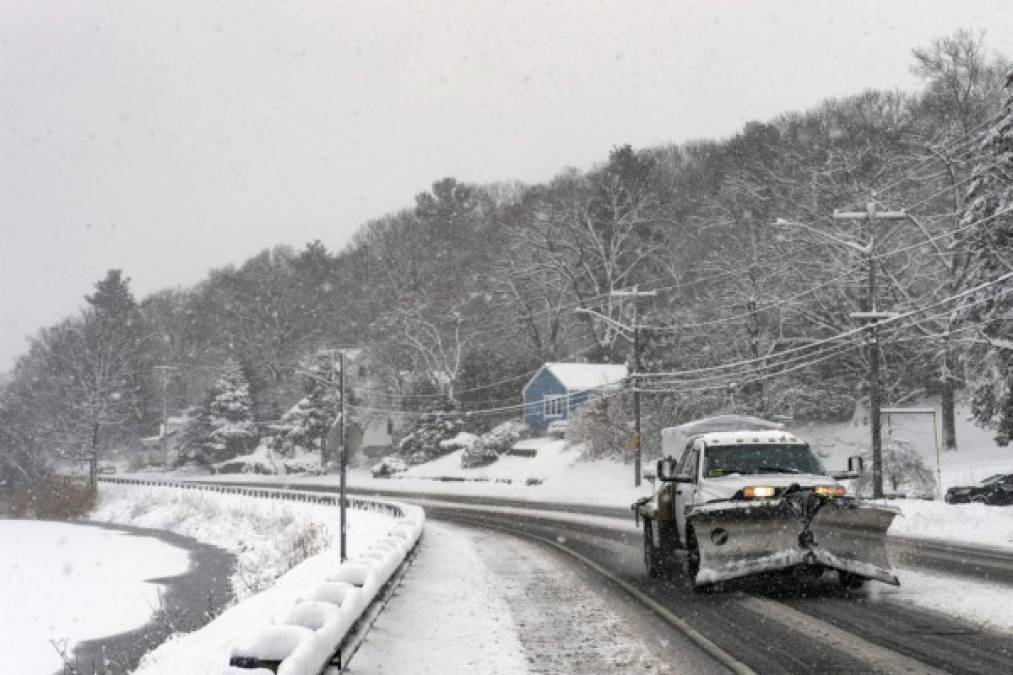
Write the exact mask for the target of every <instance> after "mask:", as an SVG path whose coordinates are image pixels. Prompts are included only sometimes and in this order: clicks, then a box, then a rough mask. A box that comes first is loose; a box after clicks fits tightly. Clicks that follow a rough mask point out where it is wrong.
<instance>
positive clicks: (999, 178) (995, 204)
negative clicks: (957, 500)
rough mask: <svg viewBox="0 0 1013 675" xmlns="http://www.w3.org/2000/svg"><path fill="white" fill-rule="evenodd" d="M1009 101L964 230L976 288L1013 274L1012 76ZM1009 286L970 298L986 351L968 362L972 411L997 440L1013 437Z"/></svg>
mask: <svg viewBox="0 0 1013 675" xmlns="http://www.w3.org/2000/svg"><path fill="white" fill-rule="evenodd" d="M1006 92H1007V93H1006V100H1005V103H1004V105H1003V108H1002V111H1001V112H1000V113H999V115H998V118H997V120H996V122H995V124H994V125H993V126H992V128H991V130H990V131H989V132H988V134H987V135H986V136H985V139H984V140H983V141H982V143H981V154H980V157H979V158H978V162H977V165H976V167H975V170H974V178H973V180H972V182H971V187H970V189H969V190H968V193H967V203H966V207H965V209H964V213H963V217H962V219H961V225H962V226H963V227H968V228H973V230H972V234H971V235H970V237H969V249H970V251H971V253H972V256H973V259H974V260H975V261H976V269H975V274H974V276H973V277H972V286H976V285H979V284H982V283H987V282H989V281H992V280H994V279H996V278H997V277H999V276H1001V275H1003V274H1007V273H1009V272H1010V271H1013V71H1011V72H1010V74H1009V76H1008V77H1007V79H1006ZM1009 289H1010V284H1008V283H1007V284H997V285H995V286H992V287H990V288H988V289H985V290H983V291H981V292H980V293H978V294H976V295H975V296H973V297H971V298H970V301H971V302H973V303H974V304H973V305H972V306H971V307H970V308H969V310H968V314H969V315H970V317H971V319H972V320H974V321H977V322H978V323H979V325H980V330H981V333H982V334H983V335H984V338H985V340H984V341H985V343H986V346H985V347H983V348H981V349H978V350H975V351H974V352H973V353H972V354H971V355H970V357H971V358H969V359H968V363H969V366H970V367H971V370H972V372H973V375H974V377H973V378H972V408H973V411H974V415H975V417H976V418H977V420H978V421H979V422H980V423H982V424H986V425H989V426H992V427H993V428H995V429H996V430H997V432H998V436H997V439H998V440H999V441H1000V442H1002V443H1005V442H1008V441H1009V438H1010V437H1011V436H1013V397H1011V380H1013V367H1011V366H1013V341H1011V340H1010V335H1011V334H1013V298H1010V297H1009V295H1008V291H1009Z"/></svg>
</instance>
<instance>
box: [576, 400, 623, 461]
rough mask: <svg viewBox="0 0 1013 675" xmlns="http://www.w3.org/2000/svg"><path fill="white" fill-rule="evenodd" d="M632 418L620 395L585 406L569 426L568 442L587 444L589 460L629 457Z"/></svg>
mask: <svg viewBox="0 0 1013 675" xmlns="http://www.w3.org/2000/svg"><path fill="white" fill-rule="evenodd" d="M629 433H630V432H629V419H628V418H627V417H626V411H625V410H623V403H622V400H621V399H620V398H619V397H618V396H610V397H608V398H599V399H595V400H594V401H591V402H590V403H588V404H586V405H584V406H582V407H581V408H580V410H579V411H578V412H577V415H576V416H575V417H574V418H573V419H571V420H570V424H569V425H568V426H567V430H566V438H567V440H568V441H571V442H576V443H583V444H584V458H585V459H603V458H613V459H619V458H625V457H626V455H627V453H626V447H627V442H628V440H629Z"/></svg>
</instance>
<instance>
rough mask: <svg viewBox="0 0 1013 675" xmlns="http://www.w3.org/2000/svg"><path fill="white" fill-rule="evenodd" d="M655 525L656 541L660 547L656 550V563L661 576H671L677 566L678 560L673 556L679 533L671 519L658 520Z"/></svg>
mask: <svg viewBox="0 0 1013 675" xmlns="http://www.w3.org/2000/svg"><path fill="white" fill-rule="evenodd" d="M657 527H658V542H659V543H660V544H661V548H659V549H657V551H656V553H657V560H658V564H659V567H660V569H661V574H662V575H663V576H666V577H672V576H673V575H674V574H675V572H676V570H678V568H679V560H678V558H676V556H675V549H676V547H677V546H678V544H679V533H678V530H677V529H676V525H675V521H672V520H659V521H658V522H657Z"/></svg>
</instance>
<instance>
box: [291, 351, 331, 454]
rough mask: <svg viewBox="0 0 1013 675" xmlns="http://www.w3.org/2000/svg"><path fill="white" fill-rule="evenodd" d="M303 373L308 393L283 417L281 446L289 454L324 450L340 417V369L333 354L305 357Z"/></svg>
mask: <svg viewBox="0 0 1013 675" xmlns="http://www.w3.org/2000/svg"><path fill="white" fill-rule="evenodd" d="M299 372H300V373H301V374H302V376H303V393H304V396H303V398H301V399H300V400H299V402H298V403H296V404H295V405H294V406H292V408H290V409H289V410H288V412H286V413H285V414H284V415H282V418H281V425H280V432H281V433H280V435H279V438H278V444H277V448H278V449H279V450H281V451H282V452H283V453H286V454H291V453H292V452H293V451H294V450H295V449H296V448H303V449H305V450H309V451H313V452H320V451H321V450H323V439H324V438H325V437H326V436H327V434H328V432H329V431H330V430H331V427H333V426H334V422H335V420H336V418H337V414H336V407H337V401H338V397H337V394H336V391H335V390H336V388H337V372H336V368H335V364H334V359H333V358H332V356H331V355H330V353H329V352H318V353H317V354H315V355H313V356H310V357H307V358H305V359H303V360H302V362H301V363H300V364H299ZM323 459H324V460H326V459H327V458H323Z"/></svg>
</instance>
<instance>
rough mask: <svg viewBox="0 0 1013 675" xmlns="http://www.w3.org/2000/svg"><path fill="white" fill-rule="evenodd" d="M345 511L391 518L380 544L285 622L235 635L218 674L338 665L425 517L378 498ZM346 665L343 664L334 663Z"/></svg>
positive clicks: (294, 497)
mask: <svg viewBox="0 0 1013 675" xmlns="http://www.w3.org/2000/svg"><path fill="white" fill-rule="evenodd" d="M99 480H100V481H101V482H103V483H113V484H126V485H139V486H149V487H175V488H180V489H185V490H198V491H205V492H216V493H222V494H233V495H245V496H252V497H262V498H267V499H280V500H285V501H295V502H309V503H318V504H333V505H336V504H337V500H338V496H337V495H335V494H330V493H322V492H309V491H305V492H304V491H292V490H277V489H271V488H252V487H246V486H231V485H228V486H226V485H214V484H206V483H192V482H185V481H171V480H152V479H144V478H127V477H122V476H116V477H113V476H101V477H99ZM346 504H347V505H348V507H349V508H354V509H360V510H369V511H382V512H385V513H387V514H389V515H391V516H393V517H395V518H397V519H398V521H399V522H398V523H397V525H395V526H394V527H393V528H392V529H391V530H390V531H389V532H388V533H387V536H386V537H385V538H382V539H379V540H377V541H376V542H374V543H373V545H372V546H370V547H369V548H368V549H367V550H366V551H365V552H364V553H362V554H360V555H358V556H356V557H354V558H352V559H350V560H348V561H347V562H345V563H342V564H341V565H340V566H338V567H337V568H336V569H334V570H333V572H332V573H330V574H328V575H327V576H326V578H325V579H323V580H321V582H320V584H319V585H317V587H316V588H315V589H314V590H313V591H311V592H310V593H308V594H307V595H306V596H305V597H300V598H296V599H295V600H294V602H293V604H292V607H291V609H290V610H289V612H288V613H287V615H285V617H284V619H283V620H282V621H281V622H279V623H275V624H268V625H264V626H262V627H260V628H259V629H257V630H256V631H255V632H253V633H252V634H251V635H245V636H239V637H238V638H237V639H236V641H235V642H234V643H233V646H232V648H231V655H230V663H229V665H228V666H227V667H226V668H225V669H224V670H223V671H222V673H223V675H263V674H265V673H277V674H278V675H317V674H318V673H321V672H323V671H324V670H325V669H326V668H328V667H329V666H333V665H337V658H336V657H337V656H338V655H339V654H340V648H341V646H342V645H343V644H344V643H345V641H346V640H347V639H348V638H349V637H350V635H351V633H352V630H353V628H354V627H355V626H356V624H357V623H358V622H359V621H360V619H361V618H362V617H363V615H364V614H365V613H366V610H367V609H368V608H369V607H370V606H371V605H372V604H373V602H374V600H376V599H377V597H378V595H379V594H380V592H381V590H382V589H383V588H384V587H385V586H386V585H387V584H388V583H389V582H390V581H391V579H392V578H393V577H394V575H395V572H397V570H398V569H399V568H400V567H401V566H402V565H403V564H404V563H405V561H406V559H407V557H408V555H409V553H410V552H411V551H412V550H413V549H414V547H415V545H416V544H417V543H418V540H419V538H420V537H421V536H422V526H423V524H424V523H425V512H424V511H423V510H422V509H421V508H419V507H417V506H410V505H407V504H401V503H398V502H392V501H387V500H380V499H365V498H361V497H349V498H347V500H346ZM341 665H345V664H341Z"/></svg>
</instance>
